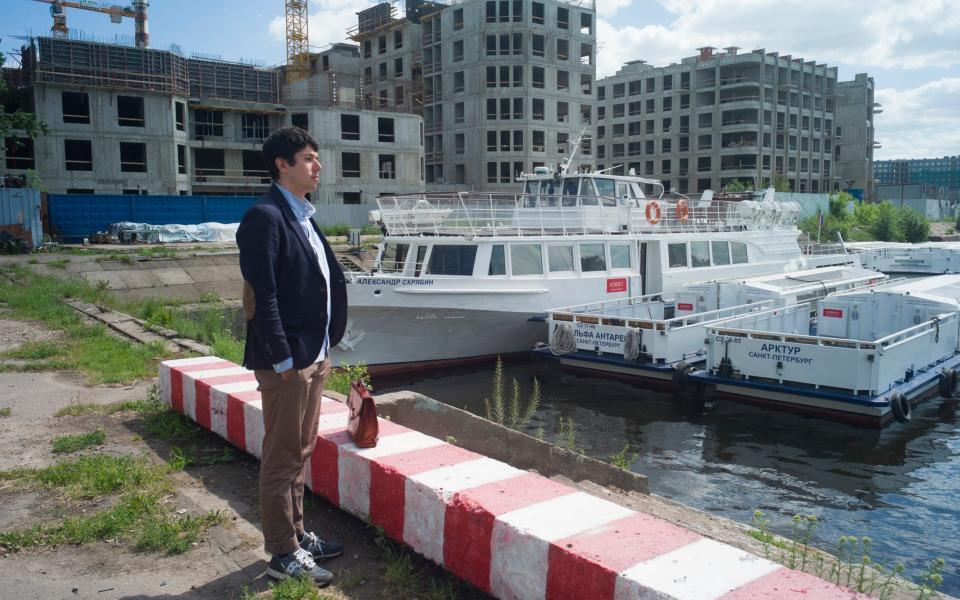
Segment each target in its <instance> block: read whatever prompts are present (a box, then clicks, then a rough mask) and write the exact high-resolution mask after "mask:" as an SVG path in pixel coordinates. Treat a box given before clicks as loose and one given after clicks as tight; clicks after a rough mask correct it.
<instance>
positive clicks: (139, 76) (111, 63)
mask: <svg viewBox="0 0 960 600" xmlns="http://www.w3.org/2000/svg"><path fill="white" fill-rule="evenodd" d="M24 71H25V72H26V74H27V79H28V80H29V82H30V83H53V84H57V85H66V86H78V87H99V88H115V89H128V90H143V91H150V92H157V93H165V94H172V95H177V96H187V97H191V98H213V99H219V100H236V101H245V102H260V103H267V104H276V103H279V102H280V85H279V80H278V73H277V71H276V70H272V69H264V68H260V67H256V66H253V65H247V64H243V63H235V62H227V61H220V60H213V59H200V58H184V57H183V56H180V55H179V54H177V53H174V52H169V51H165V50H147V49H141V48H134V47H131V46H124V45H119V44H104V43H98V42H89V41H82V40H71V39H63V38H53V37H39V38H36V40H35V43H33V44H32V45H31V48H30V52H29V53H27V54H26V55H25V60H24Z"/></svg>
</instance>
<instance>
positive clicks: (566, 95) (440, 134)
mask: <svg viewBox="0 0 960 600" xmlns="http://www.w3.org/2000/svg"><path fill="white" fill-rule="evenodd" d="M350 33H351V35H352V36H353V39H354V40H356V41H357V42H358V43H360V45H361V48H362V49H363V55H362V63H361V67H362V69H363V74H364V78H365V80H366V81H368V83H367V85H368V86H369V88H370V92H369V94H370V97H371V101H372V102H374V103H376V104H377V105H378V106H382V105H383V103H384V99H385V102H386V103H387V104H389V103H390V99H391V97H393V98H396V93H395V92H396V90H397V88H399V87H401V86H403V87H404V89H407V86H408V85H409V89H411V90H412V97H413V98H412V99H413V103H414V106H413V110H416V111H422V114H423V122H424V160H425V166H424V176H425V180H426V184H427V186H428V188H429V189H445V188H455V189H464V188H475V189H476V188H493V189H497V188H503V189H513V188H515V187H516V184H515V182H514V180H515V178H516V176H517V175H518V174H519V173H520V172H525V171H530V170H532V169H533V167H535V166H540V165H550V166H552V165H555V164H557V163H558V162H559V161H560V160H561V159H563V158H565V157H566V155H567V152H568V144H567V142H568V141H569V140H570V139H571V138H573V137H576V136H578V135H580V133H581V132H582V131H584V130H586V133H587V134H590V133H591V131H592V130H591V127H592V118H593V85H594V81H595V78H596V11H595V6H594V4H593V2H568V1H564V0H559V1H558V0H543V1H538V0H463V1H460V2H455V3H451V4H450V5H440V4H428V3H422V2H416V1H412V2H410V3H409V4H408V5H407V7H406V15H405V16H404V17H402V18H398V17H397V16H396V15H395V12H394V11H393V10H392V7H391V6H390V5H389V4H381V5H378V6H376V7H373V8H371V9H369V10H368V11H364V12H362V13H360V18H359V20H358V26H357V27H356V28H355V29H353V30H351V32H350ZM418 33H419V38H418V37H417V34H418ZM398 43H399V44H400V46H399V47H398ZM368 50H369V52H368ZM401 67H402V71H401ZM418 74H422V81H418V79H417V77H418ZM408 77H409V79H407V78H408ZM407 81H409V84H407V83H406V82H407ZM391 88H393V89H394V94H393V95H392V96H391V93H390V89H391ZM418 98H420V99H422V105H421V104H418V103H417V102H418ZM592 164H593V156H592V150H591V147H590V144H589V143H587V144H586V145H585V147H583V148H582V149H581V152H580V153H579V154H578V161H577V162H575V164H574V165H571V168H574V169H575V168H578V167H580V166H590V165H592Z"/></svg>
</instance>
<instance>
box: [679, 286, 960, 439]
mask: <svg viewBox="0 0 960 600" xmlns="http://www.w3.org/2000/svg"><path fill="white" fill-rule="evenodd" d="M814 307H815V308H816V311H817V314H818V319H819V325H818V331H817V335H811V334H810V332H809V315H810V310H811V308H814ZM958 310H960V276H957V275H942V276H939V277H930V278H925V279H914V280H909V281H906V282H903V283H898V284H895V285H888V286H881V287H878V288H875V289H870V290H855V291H850V292H845V293H838V294H834V295H831V296H829V297H827V298H824V299H821V300H819V301H816V302H811V303H808V304H797V305H794V306H787V307H779V308H770V309H765V310H761V311H757V312H751V313H749V314H745V315H742V316H738V317H735V318H733V319H729V320H726V321H723V322H720V323H713V324H709V325H707V326H706V327H705V330H706V340H707V358H706V363H705V366H704V369H702V370H697V371H688V372H687V373H686V374H685V375H684V377H683V379H684V380H685V381H682V382H681V383H685V384H687V385H686V387H687V389H688V391H690V390H692V391H693V393H698V392H700V391H702V390H700V389H699V388H702V387H704V386H712V387H713V388H714V390H715V392H716V393H717V394H718V395H720V396H724V397H728V398H732V399H735V400H739V401H743V402H747V403H750V404H756V405H761V406H774V407H777V408H780V409H786V410H790V411H793V412H800V413H805V414H811V415H816V416H821V417H827V418H831V419H837V420H841V421H846V422H850V423H854V424H857V425H864V426H871V427H882V426H884V425H885V424H887V423H888V422H890V421H891V420H892V419H897V420H900V421H905V420H909V419H910V415H911V412H912V408H913V406H914V405H916V404H917V403H918V402H920V401H922V400H924V399H926V398H929V397H932V396H936V395H938V394H939V395H940V396H943V397H950V396H952V395H953V394H954V392H955V391H956V386H957V375H956V372H955V370H956V369H957V368H958V364H960V352H958Z"/></svg>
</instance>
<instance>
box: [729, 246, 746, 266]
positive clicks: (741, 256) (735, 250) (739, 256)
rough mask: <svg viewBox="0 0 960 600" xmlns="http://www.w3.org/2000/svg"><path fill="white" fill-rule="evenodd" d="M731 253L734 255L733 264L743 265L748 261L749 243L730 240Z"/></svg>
mask: <svg viewBox="0 0 960 600" xmlns="http://www.w3.org/2000/svg"><path fill="white" fill-rule="evenodd" d="M730 254H732V255H733V264H735V265H742V264H744V263H746V262H747V245H746V244H744V243H743V242H730Z"/></svg>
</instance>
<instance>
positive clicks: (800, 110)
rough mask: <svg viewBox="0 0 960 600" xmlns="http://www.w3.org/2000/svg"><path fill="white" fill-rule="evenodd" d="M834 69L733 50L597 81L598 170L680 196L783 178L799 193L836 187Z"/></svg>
mask: <svg viewBox="0 0 960 600" xmlns="http://www.w3.org/2000/svg"><path fill="white" fill-rule="evenodd" d="M836 91H837V69H836V67H827V66H826V65H823V64H817V63H815V62H813V61H805V60H803V59H801V58H794V57H791V56H781V55H779V54H778V53H776V52H766V51H765V50H763V49H759V50H754V51H752V52H744V53H740V52H738V49H737V48H735V47H730V48H726V49H725V51H724V52H720V53H716V52H714V49H713V48H700V49H699V54H698V55H696V56H691V57H687V58H684V59H683V60H682V61H681V62H680V63H679V64H671V65H668V66H665V67H654V66H651V65H648V64H645V62H644V61H642V60H637V61H632V62H629V63H627V64H626V65H624V66H623V68H621V69H620V70H619V71H618V72H617V73H616V74H615V75H613V76H611V77H607V78H604V79H602V80H600V81H598V82H597V98H596V101H597V115H596V163H597V165H596V166H597V168H598V169H606V168H612V169H613V171H614V172H617V173H627V172H629V171H630V170H633V171H634V173H635V174H637V175H639V176H643V177H648V178H652V179H658V180H661V181H662V182H663V184H664V186H665V188H666V189H668V190H669V189H676V190H677V191H678V192H680V193H688V192H702V191H704V190H706V189H714V190H718V189H720V188H722V187H723V186H725V185H727V184H728V183H730V182H731V181H734V180H739V181H741V182H743V183H746V184H748V185H753V186H756V187H761V186H766V185H769V184H770V183H771V182H772V181H774V178H775V177H776V176H777V175H782V176H784V177H786V178H787V179H788V180H789V182H790V185H791V188H792V189H793V190H794V191H797V192H821V191H830V190H833V189H834V187H835V168H834V164H833V163H834V151H833V148H834V139H833V136H834V125H835V115H836V106H835V102H836Z"/></svg>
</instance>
